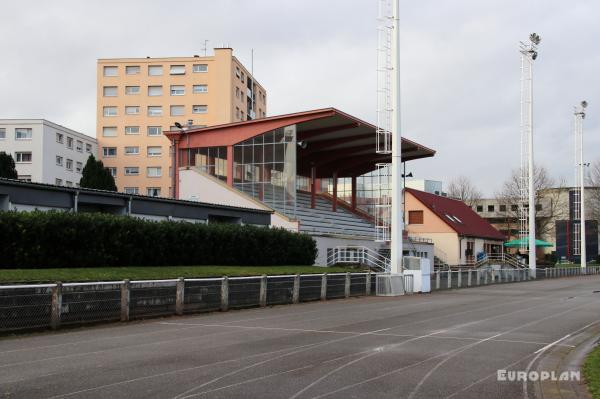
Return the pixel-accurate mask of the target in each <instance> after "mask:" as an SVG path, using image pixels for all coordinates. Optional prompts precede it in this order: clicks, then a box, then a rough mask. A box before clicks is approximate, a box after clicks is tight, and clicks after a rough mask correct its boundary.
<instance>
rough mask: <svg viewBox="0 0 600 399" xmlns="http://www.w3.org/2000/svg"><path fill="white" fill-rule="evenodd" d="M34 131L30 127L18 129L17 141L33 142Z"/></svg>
mask: <svg viewBox="0 0 600 399" xmlns="http://www.w3.org/2000/svg"><path fill="white" fill-rule="evenodd" d="M31 136H32V130H31V128H30V127H18V128H16V129H15V140H31Z"/></svg>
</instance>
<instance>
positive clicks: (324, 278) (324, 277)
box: [321, 273, 327, 301]
mask: <svg viewBox="0 0 600 399" xmlns="http://www.w3.org/2000/svg"><path fill="white" fill-rule="evenodd" d="M326 299H327V273H323V275H322V276H321V300H322V301H324V300H326Z"/></svg>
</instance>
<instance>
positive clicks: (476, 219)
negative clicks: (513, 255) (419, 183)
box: [406, 188, 504, 240]
mask: <svg viewBox="0 0 600 399" xmlns="http://www.w3.org/2000/svg"><path fill="white" fill-rule="evenodd" d="M406 192H407V193H410V194H411V195H412V196H413V197H415V198H416V199H417V200H419V201H420V202H421V203H422V204H423V205H425V206H426V207H427V208H429V210H431V211H432V212H433V213H435V214H436V215H437V216H438V217H439V218H440V219H442V220H443V221H444V222H445V223H446V224H447V225H448V226H450V227H451V228H452V229H453V230H454V231H456V232H457V233H458V234H459V235H462V236H467V237H477V238H489V239H493V240H504V236H503V235H502V233H500V232H499V231H498V230H496V229H495V228H494V226H492V225H491V224H490V223H488V221H487V220H485V219H484V218H482V217H481V216H479V215H478V214H477V213H475V211H473V210H472V209H471V208H470V207H469V206H467V205H466V204H465V203H464V202H462V201H459V200H454V199H451V198H448V197H442V196H439V195H435V194H430V193H426V192H423V191H418V190H415V189H412V188H407V189H406Z"/></svg>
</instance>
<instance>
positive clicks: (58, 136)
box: [56, 133, 65, 144]
mask: <svg viewBox="0 0 600 399" xmlns="http://www.w3.org/2000/svg"><path fill="white" fill-rule="evenodd" d="M64 139H65V136H64V135H63V134H62V133H56V142H57V143H60V144H62V143H63V142H64Z"/></svg>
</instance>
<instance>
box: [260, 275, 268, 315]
mask: <svg viewBox="0 0 600 399" xmlns="http://www.w3.org/2000/svg"><path fill="white" fill-rule="evenodd" d="M258 304H259V306H260V307H261V308H264V307H265V306H267V275H266V274H263V275H262V277H261V278H260V291H259V294H258Z"/></svg>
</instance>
